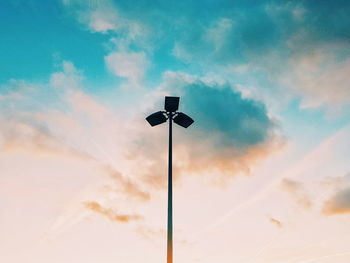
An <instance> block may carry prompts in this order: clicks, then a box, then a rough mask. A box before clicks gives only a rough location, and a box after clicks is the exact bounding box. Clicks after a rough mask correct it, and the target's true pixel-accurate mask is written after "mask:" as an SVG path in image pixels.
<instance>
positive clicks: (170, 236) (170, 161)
mask: <svg viewBox="0 0 350 263" xmlns="http://www.w3.org/2000/svg"><path fill="white" fill-rule="evenodd" d="M167 263H173V113H172V112H170V113H169V158H168V238H167Z"/></svg>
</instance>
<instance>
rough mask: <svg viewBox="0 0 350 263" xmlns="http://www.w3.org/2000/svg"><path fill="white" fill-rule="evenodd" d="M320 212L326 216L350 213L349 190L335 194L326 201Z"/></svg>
mask: <svg viewBox="0 0 350 263" xmlns="http://www.w3.org/2000/svg"><path fill="white" fill-rule="evenodd" d="M322 211H323V213H324V214H326V215H335V214H346V213H350V188H347V189H343V190H341V191H339V192H337V193H336V194H335V195H334V196H332V197H331V198H330V199H329V200H327V201H326V202H325V203H324V205H323V210H322Z"/></svg>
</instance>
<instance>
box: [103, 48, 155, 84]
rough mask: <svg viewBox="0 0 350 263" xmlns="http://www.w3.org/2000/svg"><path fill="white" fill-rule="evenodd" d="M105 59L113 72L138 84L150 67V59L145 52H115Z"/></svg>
mask: <svg viewBox="0 0 350 263" xmlns="http://www.w3.org/2000/svg"><path fill="white" fill-rule="evenodd" d="M104 59H105V63H106V65H107V68H108V69H109V71H110V72H111V73H113V74H114V75H116V76H118V77H124V78H127V79H128V80H129V81H130V82H132V83H133V84H136V85H140V82H141V81H142V79H143V77H144V74H145V71H146V69H147V67H148V61H147V59H146V55H145V53H143V52H114V53H110V54H109V55H107V56H106V57H105V58H104Z"/></svg>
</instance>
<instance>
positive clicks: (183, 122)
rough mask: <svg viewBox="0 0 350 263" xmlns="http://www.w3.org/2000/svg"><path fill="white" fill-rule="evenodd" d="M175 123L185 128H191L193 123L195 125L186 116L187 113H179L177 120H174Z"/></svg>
mask: <svg viewBox="0 0 350 263" xmlns="http://www.w3.org/2000/svg"><path fill="white" fill-rule="evenodd" d="M174 122H175V123H176V124H178V125H180V126H182V127H184V128H187V127H189V126H190V125H191V124H192V123H194V120H193V119H192V118H191V117H190V116H188V115H186V114H185V113H182V112H179V113H178V114H177V115H176V116H175V118H174Z"/></svg>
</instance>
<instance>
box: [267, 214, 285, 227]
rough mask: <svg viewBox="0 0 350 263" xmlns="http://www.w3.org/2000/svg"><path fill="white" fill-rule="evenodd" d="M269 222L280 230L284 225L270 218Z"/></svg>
mask: <svg viewBox="0 0 350 263" xmlns="http://www.w3.org/2000/svg"><path fill="white" fill-rule="evenodd" d="M269 221H270V222H271V223H272V224H274V225H275V226H277V227H279V228H282V227H283V223H282V222H281V221H280V220H278V219H276V218H273V217H270V218H269Z"/></svg>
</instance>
